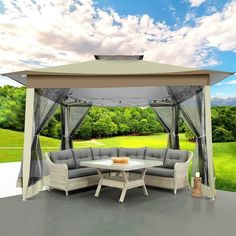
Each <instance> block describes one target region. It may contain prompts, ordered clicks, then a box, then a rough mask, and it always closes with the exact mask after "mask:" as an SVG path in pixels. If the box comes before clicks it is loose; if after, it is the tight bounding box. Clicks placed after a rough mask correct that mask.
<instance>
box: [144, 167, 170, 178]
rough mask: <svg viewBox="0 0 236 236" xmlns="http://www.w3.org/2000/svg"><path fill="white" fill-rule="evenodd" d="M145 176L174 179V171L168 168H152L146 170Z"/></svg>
mask: <svg viewBox="0 0 236 236" xmlns="http://www.w3.org/2000/svg"><path fill="white" fill-rule="evenodd" d="M146 175H154V176H161V177H169V178H173V177H174V169H169V168H162V167H152V168H148V169H147V172H146Z"/></svg>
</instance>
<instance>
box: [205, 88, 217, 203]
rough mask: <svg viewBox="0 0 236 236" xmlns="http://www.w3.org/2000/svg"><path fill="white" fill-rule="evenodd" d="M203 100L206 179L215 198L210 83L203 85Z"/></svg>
mask: <svg viewBox="0 0 236 236" xmlns="http://www.w3.org/2000/svg"><path fill="white" fill-rule="evenodd" d="M203 94H204V98H205V99H204V102H205V134H206V153H207V162H208V181H209V187H210V190H211V193H210V195H212V199H213V200H214V199H215V196H216V190H215V177H214V163H213V152H212V150H213V146H212V125H211V96H210V85H205V86H204V87H203Z"/></svg>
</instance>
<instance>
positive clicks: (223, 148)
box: [0, 129, 236, 192]
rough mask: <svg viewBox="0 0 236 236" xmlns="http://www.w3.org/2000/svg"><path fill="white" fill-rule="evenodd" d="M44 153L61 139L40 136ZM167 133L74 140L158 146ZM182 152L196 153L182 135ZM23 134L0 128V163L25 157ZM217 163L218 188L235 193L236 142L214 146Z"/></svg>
mask: <svg viewBox="0 0 236 236" xmlns="http://www.w3.org/2000/svg"><path fill="white" fill-rule="evenodd" d="M40 140H41V144H42V147H43V150H44V151H47V150H59V147H60V140H55V139H52V138H47V137H40ZM166 140H167V137H166V135H165V134H158V135H150V136H122V137H114V138H104V139H97V140H89V141H74V146H75V147H91V146H92V147H143V146H149V147H156V148H161V147H165V146H166ZM180 145H181V149H186V150H191V151H192V150H193V149H194V143H191V142H189V141H187V140H186V139H185V136H184V135H183V134H180ZM22 146H23V133H21V132H15V131H9V130H4V129H0V162H14V161H20V160H21V156H22ZM213 153H214V164H215V174H216V187H217V188H218V189H224V190H229V191H235V192H236V142H232V143H214V144H213Z"/></svg>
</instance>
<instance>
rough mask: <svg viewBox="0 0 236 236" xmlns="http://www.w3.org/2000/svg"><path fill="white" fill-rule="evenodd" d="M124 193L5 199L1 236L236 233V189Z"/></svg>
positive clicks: (55, 193)
mask: <svg viewBox="0 0 236 236" xmlns="http://www.w3.org/2000/svg"><path fill="white" fill-rule="evenodd" d="M148 190H149V196H148V197H146V196H143V195H142V190H141V189H132V190H130V191H128V193H127V196H126V199H125V202H124V204H120V203H119V202H118V199H119V195H120V191H119V190H116V189H110V188H104V189H102V192H101V195H100V197H99V198H98V199H96V198H94V192H95V189H94V188H90V189H88V190H86V191H84V190H83V191H76V192H73V193H71V194H70V195H69V197H65V195H64V193H62V192H60V191H55V190H54V191H51V192H42V193H40V194H39V195H37V196H36V197H34V198H33V199H31V200H28V201H26V202H22V201H21V196H16V197H10V198H5V199H1V200H0V235H1V236H8V235H9V236H14V235H22V236H23V235H24V236H28V235H32V236H38V235H40V236H44V235H50V236H54V235H56V236H61V235H63V236H66V235H67V236H68V235H73V236H75V235H77V236H101V235H103V236H110V235H111V236H116V235H124V236H131V235H132V236H139V235H140V236H141V235H142V236H147V235H168V236H171V235H176V236H177V235H181V236H185V235H186V236H187V235H188V236H195V235H197V236H205V235H206V236H211V235H214V236H217V235H221V236H222V235H223V236H228V235H230V236H231V235H232V236H233V235H236V193H230V192H223V191H218V197H217V200H215V201H210V200H206V199H197V198H192V197H191V196H190V192H189V190H182V191H180V192H179V193H178V194H177V195H174V194H172V192H170V191H165V190H161V189H155V188H151V189H150V188H149V189H148Z"/></svg>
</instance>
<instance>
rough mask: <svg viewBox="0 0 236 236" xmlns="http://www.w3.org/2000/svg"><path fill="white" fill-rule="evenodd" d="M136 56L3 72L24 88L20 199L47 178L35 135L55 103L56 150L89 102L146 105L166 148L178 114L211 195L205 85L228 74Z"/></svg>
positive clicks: (68, 141)
mask: <svg viewBox="0 0 236 236" xmlns="http://www.w3.org/2000/svg"><path fill="white" fill-rule="evenodd" d="M142 59H143V56H142V55H135V56H124V55H120V56H113V55H112V56H111V55H96V56H95V60H93V61H88V62H82V63H76V64H71V65H63V66H56V67H50V68H42V69H33V70H25V71H18V72H12V73H6V74H3V75H4V76H7V77H9V78H12V79H13V80H15V81H17V82H19V83H21V84H22V85H25V86H26V87H27V95H26V112H25V138H24V151H23V165H22V173H21V175H20V178H19V184H20V185H21V186H22V187H23V199H27V198H29V197H31V196H33V195H35V194H36V193H37V192H39V191H40V190H41V189H42V187H43V186H44V185H47V183H48V181H49V173H48V171H47V167H46V166H45V162H44V156H43V154H42V151H41V148H40V142H39V138H38V136H39V134H40V132H41V131H42V129H43V128H44V127H45V125H46V124H47V122H48V121H49V120H50V118H51V117H52V116H53V115H54V113H55V111H56V109H57V108H58V106H61V114H62V115H61V117H62V120H61V123H62V144H61V149H67V148H72V147H73V142H72V137H73V134H74V133H75V131H76V129H77V128H78V127H79V125H81V123H82V121H83V119H84V117H85V115H86V114H87V112H88V110H89V108H90V107H91V106H141V107H144V106H151V107H152V108H153V110H154V111H155V112H156V114H157V117H158V118H159V120H160V122H161V124H162V125H163V127H164V128H165V130H166V132H167V133H168V137H169V139H168V140H169V141H168V147H169V148H179V141H178V119H179V117H180V116H182V118H183V119H184V120H185V121H186V123H187V124H188V126H189V127H190V129H191V130H192V132H193V133H194V135H195V136H196V146H197V148H196V152H195V155H194V160H193V173H194V171H196V170H198V171H200V172H201V176H202V178H203V190H204V193H205V195H207V196H210V197H212V198H214V196H215V183H214V173H213V159H212V134H211V111H210V85H213V84H216V83H217V82H219V81H221V80H223V79H225V78H226V77H228V76H230V75H232V74H233V73H229V72H223V71H214V70H201V69H192V68H187V67H181V66H173V65H167V64H159V63H154V62H147V61H143V60H142Z"/></svg>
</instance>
